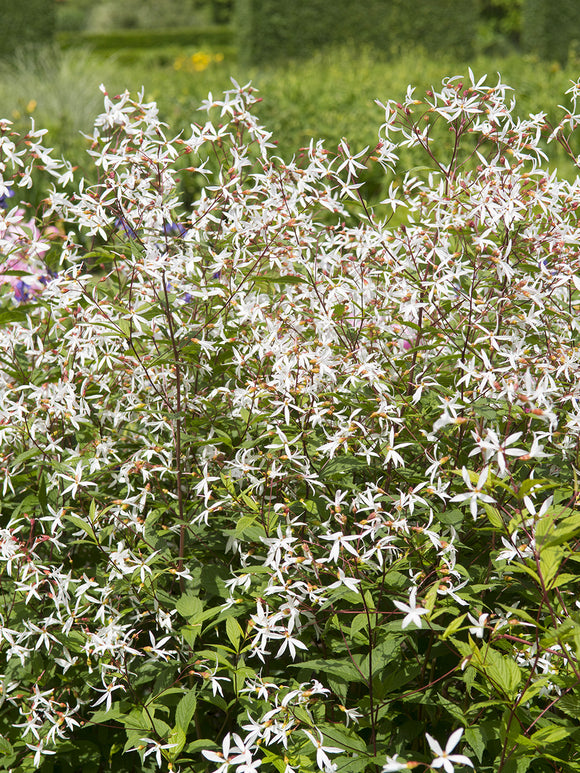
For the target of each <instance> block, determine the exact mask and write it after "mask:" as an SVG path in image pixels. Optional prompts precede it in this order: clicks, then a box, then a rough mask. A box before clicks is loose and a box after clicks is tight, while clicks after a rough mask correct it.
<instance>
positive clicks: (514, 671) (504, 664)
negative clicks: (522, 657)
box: [482, 648, 522, 698]
mask: <svg viewBox="0 0 580 773" xmlns="http://www.w3.org/2000/svg"><path fill="white" fill-rule="evenodd" d="M482 667H483V669H484V671H485V672H486V674H487V675H488V676H489V677H490V678H491V679H493V681H494V682H495V683H496V685H497V687H498V688H499V689H500V690H501V691H502V692H504V693H505V694H506V695H507V696H508V697H510V698H513V697H515V694H516V692H517V688H518V686H519V684H520V681H521V678H522V675H521V672H520V669H519V667H518V665H517V664H516V662H515V661H514V660H513V659H512V658H511V657H510V656H509V655H501V654H500V653H499V652H497V651H496V650H494V649H491V648H488V649H487V651H486V652H485V655H484V659H483V663H482Z"/></svg>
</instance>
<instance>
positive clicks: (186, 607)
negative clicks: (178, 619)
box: [175, 593, 203, 620]
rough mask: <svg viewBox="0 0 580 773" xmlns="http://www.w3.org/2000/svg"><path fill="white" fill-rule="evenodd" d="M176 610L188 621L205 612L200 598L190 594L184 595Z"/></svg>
mask: <svg viewBox="0 0 580 773" xmlns="http://www.w3.org/2000/svg"><path fill="white" fill-rule="evenodd" d="M175 608H176V609H177V611H178V612H179V614H180V615H181V616H182V617H184V618H185V619H186V620H189V619H190V618H195V617H197V616H199V614H200V613H201V612H202V611H203V603H202V601H201V599H200V598H198V596H193V595H191V594H190V593H184V594H183V596H181V598H180V599H178V601H177V604H176V605H175Z"/></svg>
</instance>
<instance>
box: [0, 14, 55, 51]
mask: <svg viewBox="0 0 580 773" xmlns="http://www.w3.org/2000/svg"><path fill="white" fill-rule="evenodd" d="M0 20H1V21H0V57H3V58H6V57H8V56H11V55H12V54H13V53H14V52H15V51H18V50H22V48H23V47H24V48H25V47H26V46H27V45H30V46H31V47H32V46H35V45H39V44H46V43H50V41H51V40H52V38H53V36H54V32H55V27H56V6H55V0H26V2H25V3H23V2H19V1H18V0H0Z"/></svg>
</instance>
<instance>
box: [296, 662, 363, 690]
mask: <svg viewBox="0 0 580 773" xmlns="http://www.w3.org/2000/svg"><path fill="white" fill-rule="evenodd" d="M289 666H290V668H308V669H310V670H312V671H313V672H314V673H316V672H319V673H321V674H323V673H327V674H332V675H333V676H339V677H341V678H342V679H344V680H345V681H347V682H355V683H357V682H358V683H361V684H366V683H367V677H366V675H365V674H364V673H362V671H361V670H360V669H358V668H357V667H356V666H355V665H354V663H349V662H348V661H347V660H326V659H323V658H321V659H320V660H307V661H305V662H304V663H290V664H289Z"/></svg>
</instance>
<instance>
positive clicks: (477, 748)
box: [465, 725, 486, 763]
mask: <svg viewBox="0 0 580 773" xmlns="http://www.w3.org/2000/svg"><path fill="white" fill-rule="evenodd" d="M465 740H466V741H467V743H468V744H469V745H470V746H471V748H472V749H473V751H474V752H475V754H476V755H477V760H478V762H480V763H481V760H482V758H483V752H484V751H485V746H486V739H485V738H484V735H483V732H482V731H481V729H480V728H479V727H478V726H477V725H471V726H470V727H467V728H466V729H465Z"/></svg>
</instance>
